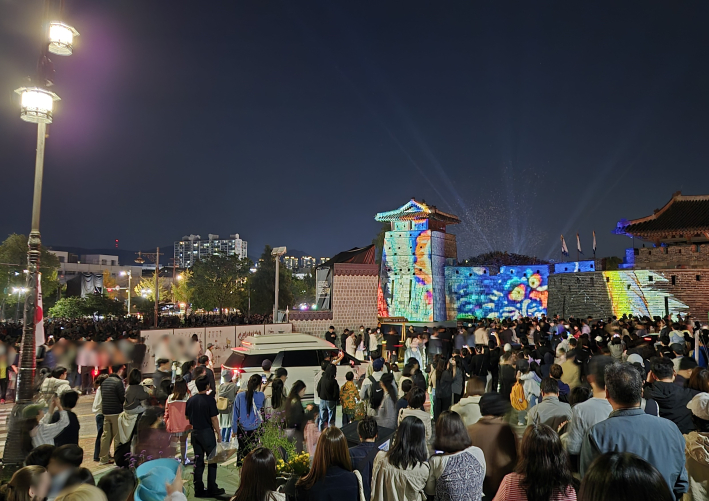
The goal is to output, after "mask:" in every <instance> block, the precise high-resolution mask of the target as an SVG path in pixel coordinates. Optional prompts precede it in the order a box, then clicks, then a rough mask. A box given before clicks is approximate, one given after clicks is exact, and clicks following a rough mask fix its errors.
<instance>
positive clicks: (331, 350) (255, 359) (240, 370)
mask: <svg viewBox="0 0 709 501" xmlns="http://www.w3.org/2000/svg"><path fill="white" fill-rule="evenodd" d="M338 355H339V351H338V350H337V348H336V347H335V345H334V344H332V343H330V342H328V341H325V340H324V339H322V338H319V337H317V336H311V335H310V334H297V333H294V334H268V335H265V336H253V337H247V338H246V339H244V340H243V341H242V343H241V346H239V347H237V348H234V349H233V350H232V354H231V355H230V356H229V358H228V359H227V360H226V361H225V362H224V364H223V365H222V372H224V371H232V380H233V381H234V382H235V383H236V384H237V386H239V387H241V386H242V385H245V384H246V381H247V380H248V379H249V377H250V376H251V374H262V373H263V370H262V369H261V364H262V363H263V361H264V360H270V361H271V362H272V366H271V374H275V372H276V369H278V368H279V367H284V368H285V369H287V370H288V380H287V381H286V385H285V386H286V391H289V390H290V387H291V386H292V385H293V383H295V382H296V381H298V380H299V379H300V380H302V381H303V382H304V383H305V385H306V390H305V397H306V398H312V397H313V394H314V393H315V378H316V376H318V375H319V374H320V372H321V371H322V369H321V368H320V367H321V364H322V362H323V361H325V360H334V359H335V358H337V356H338ZM368 366H369V362H368V361H362V360H357V359H355V358H354V357H352V356H350V355H347V354H345V355H344V357H343V359H342V360H341V361H340V363H339V364H338V367H337V382H338V383H339V384H340V387H342V385H344V384H345V382H346V381H347V379H346V378H345V376H346V374H347V373H348V372H349V371H352V372H353V373H354V381H355V383H356V384H357V386H359V385H360V383H361V381H362V380H363V379H364V377H365V375H366V373H367V367H368Z"/></svg>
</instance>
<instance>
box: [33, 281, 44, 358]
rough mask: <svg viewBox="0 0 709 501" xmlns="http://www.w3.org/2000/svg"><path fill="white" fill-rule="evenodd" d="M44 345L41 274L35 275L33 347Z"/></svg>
mask: <svg viewBox="0 0 709 501" xmlns="http://www.w3.org/2000/svg"><path fill="white" fill-rule="evenodd" d="M43 344H44V312H43V311H42V274H41V273H37V306H36V308H35V310H34V347H35V348H39V347H40V346H42V345H43Z"/></svg>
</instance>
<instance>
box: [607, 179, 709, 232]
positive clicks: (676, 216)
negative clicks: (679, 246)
mask: <svg viewBox="0 0 709 501" xmlns="http://www.w3.org/2000/svg"><path fill="white" fill-rule="evenodd" d="M613 233H616V234H618V235H627V236H629V237H637V238H641V239H643V240H649V241H653V242H656V243H662V242H700V241H709V195H698V196H687V195H682V193H681V192H679V191H678V192H677V193H675V194H674V195H673V196H672V198H671V199H670V201H669V202H667V204H665V206H664V207H663V208H661V209H655V212H654V214H652V215H651V216H646V217H642V218H639V219H633V220H630V221H628V220H627V219H621V220H620V221H618V225H617V226H616V229H615V231H614V232H613Z"/></svg>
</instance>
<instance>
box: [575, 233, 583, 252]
mask: <svg viewBox="0 0 709 501" xmlns="http://www.w3.org/2000/svg"><path fill="white" fill-rule="evenodd" d="M576 250H577V251H579V254H583V251H582V250H581V239H580V238H579V234H578V233H577V234H576Z"/></svg>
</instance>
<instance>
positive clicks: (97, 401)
mask: <svg viewBox="0 0 709 501" xmlns="http://www.w3.org/2000/svg"><path fill="white" fill-rule="evenodd" d="M102 402H103V398H101V387H100V386H99V388H98V389H97V390H96V395H95V396H94V403H93V404H92V405H91V412H93V413H94V414H95V415H97V416H98V415H99V414H103V413H102V412H101V403H102Z"/></svg>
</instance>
